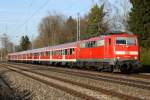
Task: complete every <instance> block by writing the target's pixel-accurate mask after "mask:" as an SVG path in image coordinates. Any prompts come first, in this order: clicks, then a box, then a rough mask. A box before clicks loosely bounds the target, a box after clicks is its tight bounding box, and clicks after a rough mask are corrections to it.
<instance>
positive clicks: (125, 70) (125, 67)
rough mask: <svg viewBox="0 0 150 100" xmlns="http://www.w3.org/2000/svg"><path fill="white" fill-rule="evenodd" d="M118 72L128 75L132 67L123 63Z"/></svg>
mask: <svg viewBox="0 0 150 100" xmlns="http://www.w3.org/2000/svg"><path fill="white" fill-rule="evenodd" d="M120 71H121V72H122V73H130V72H131V71H132V67H131V65H130V64H129V63H125V64H123V65H122V66H121V67H120Z"/></svg>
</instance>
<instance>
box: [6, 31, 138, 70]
mask: <svg viewBox="0 0 150 100" xmlns="http://www.w3.org/2000/svg"><path fill="white" fill-rule="evenodd" d="M139 51H140V50H139V44H138V38H137V36H136V35H134V34H131V33H130V34H129V33H125V32H120V33H109V34H108V33H107V34H102V35H100V36H98V37H94V38H90V39H86V40H81V41H78V42H73V43H66V44H62V45H56V46H50V47H46V48H40V49H33V50H27V51H22V52H15V53H11V54H8V61H16V62H26V63H29V62H30V63H39V64H45V63H46V64H53V65H69V66H78V67H88V68H96V69H98V70H107V71H111V72H112V71H114V70H119V71H121V72H131V71H133V70H137V69H139V67H140V52H139Z"/></svg>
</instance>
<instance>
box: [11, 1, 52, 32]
mask: <svg viewBox="0 0 150 100" xmlns="http://www.w3.org/2000/svg"><path fill="white" fill-rule="evenodd" d="M49 1H50V0H46V1H45V2H44V3H43V5H41V6H40V7H39V8H38V9H37V10H35V12H34V13H33V14H31V16H29V17H28V18H27V19H26V20H25V21H24V22H23V23H22V24H20V25H19V26H18V27H16V29H15V30H14V31H13V33H16V32H17V31H18V30H19V29H21V28H22V27H23V26H24V25H26V23H28V22H29V21H30V20H31V18H32V17H34V16H35V14H37V13H38V12H39V11H40V10H41V9H42V8H44V7H45V6H46V5H47V4H48V2H49Z"/></svg>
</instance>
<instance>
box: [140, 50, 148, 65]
mask: <svg viewBox="0 0 150 100" xmlns="http://www.w3.org/2000/svg"><path fill="white" fill-rule="evenodd" d="M141 62H142V64H143V65H148V66H150V48H141Z"/></svg>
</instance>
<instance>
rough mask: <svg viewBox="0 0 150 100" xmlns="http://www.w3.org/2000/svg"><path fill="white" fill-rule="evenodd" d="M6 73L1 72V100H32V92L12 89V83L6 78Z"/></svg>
mask: <svg viewBox="0 0 150 100" xmlns="http://www.w3.org/2000/svg"><path fill="white" fill-rule="evenodd" d="M6 72H7V71H6V70H5V71H2V72H0V100H32V95H31V92H30V91H28V90H20V89H19V88H12V87H10V84H12V83H11V82H9V81H8V80H7V77H5V76H4V74H5V73H6Z"/></svg>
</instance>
